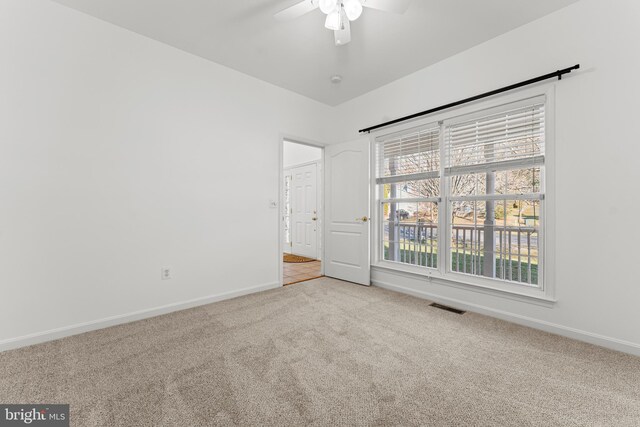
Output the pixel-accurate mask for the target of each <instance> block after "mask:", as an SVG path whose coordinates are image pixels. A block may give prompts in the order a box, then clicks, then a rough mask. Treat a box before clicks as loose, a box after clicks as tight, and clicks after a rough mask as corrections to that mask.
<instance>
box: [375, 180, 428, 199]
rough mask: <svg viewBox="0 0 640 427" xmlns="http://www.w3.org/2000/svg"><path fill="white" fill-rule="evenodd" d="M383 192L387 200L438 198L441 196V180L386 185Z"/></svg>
mask: <svg viewBox="0 0 640 427" xmlns="http://www.w3.org/2000/svg"><path fill="white" fill-rule="evenodd" d="M383 191H384V193H383V195H382V197H383V198H385V199H408V198H428V197H438V195H439V194H440V180H439V179H438V178H433V179H422V180H415V181H405V182H399V183H394V184H384V186H383Z"/></svg>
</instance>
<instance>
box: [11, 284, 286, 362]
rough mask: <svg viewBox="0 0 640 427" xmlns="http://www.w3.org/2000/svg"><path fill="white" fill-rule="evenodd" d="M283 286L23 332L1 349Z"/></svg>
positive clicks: (215, 296) (223, 294)
mask: <svg viewBox="0 0 640 427" xmlns="http://www.w3.org/2000/svg"><path fill="white" fill-rule="evenodd" d="M280 286H282V285H281V284H280V283H278V282H273V283H266V284H263V285H258V286H251V287H248V288H243V289H239V290H237V291H230V292H225V293H222V294H217V295H209V296H206V297H201V298H195V299H192V300H188V301H182V302H177V303H173V304H167V305H163V306H160V307H154V308H148V309H145V310H140V311H135V312H133V313H127V314H119V315H117V316H111V317H107V318H104V319H98V320H92V321H89V322H84V323H77V324H75V325H69V326H63V327H61V328H56V329H51V330H48V331H43V332H36V333H33V334H29V335H24V336H21V337H16V338H9V339H6V340H2V341H0V352H2V351H6V350H11V349H15V348H19V347H25V346H28V345H33V344H39V343H43V342H46V341H52V340H57V339H60V338H64V337H68V336H71V335H77V334H82V333H85V332H90V331H95V330H97V329H103V328H108V327H109V326H115V325H120V324H123V323H129V322H134V321H136V320H142V319H147V318H149V317H155V316H160V315H162V314H167V313H171V312H174V311H179V310H185V309H187V308H192V307H197V306H200V305H206V304H211V303H213V302H217V301H223V300H226V299H231V298H235V297H239V296H242V295H248V294H252V293H255V292H261V291H266V290H268V289H274V288H278V287H280Z"/></svg>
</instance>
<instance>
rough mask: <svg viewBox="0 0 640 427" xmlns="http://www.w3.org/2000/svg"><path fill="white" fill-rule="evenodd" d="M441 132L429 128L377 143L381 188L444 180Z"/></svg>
mask: <svg viewBox="0 0 640 427" xmlns="http://www.w3.org/2000/svg"><path fill="white" fill-rule="evenodd" d="M439 139H440V128H439V127H429V128H423V129H418V130H411V131H408V132H406V133H403V134H400V135H395V136H391V137H386V138H384V139H382V140H379V141H377V174H376V178H377V179H376V182H377V183H378V184H388V183H396V182H404V181H414V180H421V179H429V178H438V177H439V176H440V146H439Z"/></svg>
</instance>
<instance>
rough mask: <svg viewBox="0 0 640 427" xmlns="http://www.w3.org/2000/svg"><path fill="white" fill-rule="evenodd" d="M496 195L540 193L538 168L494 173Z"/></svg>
mask: <svg viewBox="0 0 640 427" xmlns="http://www.w3.org/2000/svg"><path fill="white" fill-rule="evenodd" d="M494 173H495V182H496V183H495V192H496V194H527V193H538V192H540V168H532V169H517V170H507V171H500V172H494Z"/></svg>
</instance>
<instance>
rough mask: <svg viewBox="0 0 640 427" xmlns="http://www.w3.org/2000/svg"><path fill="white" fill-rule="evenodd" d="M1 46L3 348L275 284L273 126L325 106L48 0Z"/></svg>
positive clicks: (15, 21) (7, 26) (4, 29)
mask: <svg viewBox="0 0 640 427" xmlns="http://www.w3.org/2000/svg"><path fill="white" fill-rule="evenodd" d="M0 57H1V58H2V66H0V94H1V96H0V289H1V297H0V304H1V308H0V349H2V348H8V347H11V346H15V345H20V344H24V343H27V342H35V341H37V340H39V339H41V338H43V337H39V336H38V334H40V333H42V332H45V331H50V330H57V334H58V335H64V334H65V333H69V332H73V331H75V332H77V331H78V330H83V328H84V329H87V328H90V327H92V326H91V325H88V323H89V324H90V323H91V322H95V321H99V320H101V319H105V318H110V319H111V321H112V322H115V321H119V320H118V319H117V317H118V316H123V315H127V314H131V313H137V315H138V316H142V315H144V313H143V312H144V311H145V310H149V309H153V308H157V307H165V309H171V308H175V307H171V305H172V304H176V303H180V302H184V301H192V300H197V299H201V298H203V297H207V296H220V295H230V294H236V293H238V292H243V291H246V290H247V289H249V290H250V289H252V288H254V287H260V286H262V285H264V286H267V287H268V286H275V285H277V281H278V271H277V270H278V268H277V266H278V263H277V261H278V259H279V257H280V254H279V252H278V226H279V223H278V212H279V209H270V208H269V206H268V202H269V200H270V199H273V200H277V199H278V190H279V182H278V174H279V170H278V169H279V160H278V156H279V148H280V147H279V144H280V143H281V139H280V135H281V133H284V134H287V135H297V136H299V137H300V138H306V139H312V140H317V141H325V140H326V139H327V136H326V134H325V132H324V129H323V127H324V126H323V125H322V124H323V123H327V122H329V120H328V115H329V114H330V109H329V107H326V106H324V105H321V104H319V103H316V102H314V101H311V100H309V99H307V98H303V97H301V96H299V95H296V94H294V93H292V92H288V91H285V90H282V89H280V88H277V87H275V86H272V85H269V84H267V83H264V82H261V81H259V80H256V79H254V78H251V77H248V76H246V75H243V74H240V73H237V72H235V71H232V70H230V69H227V68H224V67H222V66H218V65H216V64H213V63H211V62H208V61H205V60H204V59H200V58H198V57H195V56H192V55H190V54H187V53H184V52H182V51H179V50H176V49H174V48H171V47H169V46H166V45H163V44H161V43H158V42H155V41H153V40H150V39H147V38H145V37H142V36H139V35H137V34H134V33H132V32H129V31H126V30H123V29H120V28H118V27H115V26H113V25H111V24H108V23H104V22H102V21H99V20H96V19H94V18H91V17H89V16H86V15H83V14H81V13H79V12H76V11H74V10H71V9H68V8H65V7H63V6H61V5H59V4H56V3H53V2H49V1H46V0H3V1H2V2H0ZM319 117H325V118H322V119H319ZM247 224H251V226H250V227H247ZM247 248H250V249H249V250H250V251H251V254H250V255H251V256H250V257H246V256H241V255H242V254H243V253H245V251H246V250H247ZM248 258H250V259H251V266H250V268H247V265H246V259H248ZM163 266H171V267H172V268H173V275H174V278H173V279H172V280H166V281H162V280H160V268H161V267H163ZM167 306H169V307H167ZM78 324H82V325H83V326H81V327H80V328H79V329H69V330H67V329H65V328H68V327H72V326H73V325H78ZM60 328H62V329H60ZM54 335H55V334H54ZM54 335H49V336H48V337H53V336H54ZM21 337H22V338H26V339H25V340H22V341H21V340H20V338H21Z"/></svg>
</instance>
